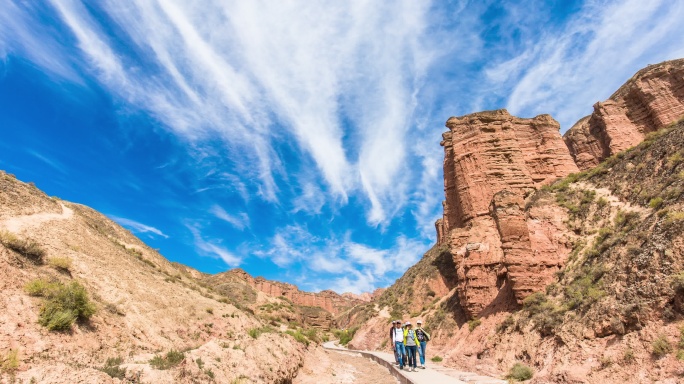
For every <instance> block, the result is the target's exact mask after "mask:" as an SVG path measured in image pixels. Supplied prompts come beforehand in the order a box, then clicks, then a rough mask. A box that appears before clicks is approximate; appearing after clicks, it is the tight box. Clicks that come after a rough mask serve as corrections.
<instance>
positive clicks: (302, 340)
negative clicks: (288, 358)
mask: <svg viewBox="0 0 684 384" xmlns="http://www.w3.org/2000/svg"><path fill="white" fill-rule="evenodd" d="M285 333H287V334H288V335H290V336H292V337H294V339H295V340H296V341H298V342H300V343H302V344H304V345H306V346H308V345H309V339H307V338H306V336H304V334H303V333H301V332H300V331H292V330H289V329H288V330H287V331H285Z"/></svg>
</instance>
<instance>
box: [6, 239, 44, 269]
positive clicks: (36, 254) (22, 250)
mask: <svg viewBox="0 0 684 384" xmlns="http://www.w3.org/2000/svg"><path fill="white" fill-rule="evenodd" d="M0 243H2V244H3V245H5V246H6V247H7V248H9V249H11V250H13V251H15V252H17V253H18V254H20V255H22V256H24V257H26V258H27V259H30V260H31V261H33V262H34V263H36V264H41V263H42V262H43V256H45V250H44V249H43V248H41V247H40V245H39V244H38V243H36V242H35V241H33V240H31V239H27V240H23V239H20V238H18V237H16V236H15V235H14V234H12V233H10V232H0Z"/></svg>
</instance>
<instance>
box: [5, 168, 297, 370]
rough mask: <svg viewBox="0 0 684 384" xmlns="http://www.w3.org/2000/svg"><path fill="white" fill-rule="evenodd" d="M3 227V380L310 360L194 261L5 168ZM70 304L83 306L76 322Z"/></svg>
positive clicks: (266, 366)
mask: <svg viewBox="0 0 684 384" xmlns="http://www.w3.org/2000/svg"><path fill="white" fill-rule="evenodd" d="M0 231H1V232H2V235H1V240H2V241H1V245H0V288H1V289H2V297H1V298H0V362H1V364H0V368H1V372H2V376H0V377H3V378H4V381H5V382H10V381H12V380H15V379H16V380H19V381H20V382H30V381H31V380H33V381H32V382H54V383H73V382H93V383H107V382H118V380H119V379H118V378H113V377H120V378H125V379H126V380H128V381H132V382H155V383H165V382H166V383H175V382H269V383H271V382H273V383H275V382H283V383H285V382H289V381H290V380H291V379H292V378H293V377H294V376H295V375H296V374H297V370H298V369H299V367H300V365H301V364H302V362H303V356H304V353H305V351H306V345H305V343H303V342H297V341H295V339H294V337H292V336H290V335H287V334H285V333H282V332H281V330H284V329H282V328H279V327H272V326H267V325H266V322H265V321H264V320H263V319H261V318H259V317H257V316H254V315H253V314H252V313H250V312H251V310H250V309H249V308H247V307H246V306H245V307H243V306H240V304H239V303H237V302H236V303H235V304H232V303H231V301H230V300H228V298H227V297H225V296H223V295H221V294H220V293H217V292H214V291H213V290H212V289H211V287H207V286H206V285H202V284H201V281H200V280H199V279H197V278H196V275H198V273H197V271H193V270H190V269H187V268H186V267H181V266H179V265H177V264H173V263H170V262H168V261H167V260H166V259H165V258H164V257H163V256H161V255H159V254H158V253H157V252H156V251H155V250H153V249H150V248H149V247H147V246H146V245H145V244H144V243H142V242H141V241H140V240H139V239H137V238H136V237H135V236H133V235H132V234H130V233H129V232H128V231H127V230H125V229H123V228H121V227H120V226H118V225H117V224H115V223H114V222H112V221H110V220H109V219H107V218H106V217H105V216H103V215H101V214H100V213H98V212H96V211H94V210H92V209H90V208H87V207H84V206H82V205H78V204H73V203H69V202H65V201H61V200H59V199H56V198H50V197H48V196H46V195H45V194H44V193H43V192H41V191H39V190H38V189H37V188H36V187H35V186H33V185H32V184H26V183H23V182H20V181H18V180H16V179H15V178H14V177H13V176H11V175H8V174H6V173H4V172H0ZM200 275H201V274H200ZM60 283H61V285H60ZM74 283H77V284H78V285H75V284H74ZM79 286H82V287H83V288H84V290H85V295H79V290H78V287H79ZM59 287H61V288H59ZM72 288H73V289H72ZM60 292H61V293H60ZM80 292H82V291H80ZM29 293H31V294H32V295H29ZM41 296H42V297H41ZM83 296H85V297H87V298H88V299H89V300H90V303H91V304H88V303H85V302H83V299H82V297H83ZM64 297H66V299H65V300H62V301H59V299H60V298H64ZM55 300H57V301H55ZM79 300H80V301H79ZM261 300H262V301H261V303H263V302H268V300H270V299H269V298H261ZM55 302H58V304H55ZM69 305H76V306H77V307H78V306H80V307H79V309H78V316H76V317H78V319H77V320H76V321H75V322H74V323H73V325H70V326H69V319H68V317H69V313H66V314H65V311H64V308H67V310H66V312H68V311H69V310H71V309H68V308H72V307H69ZM55 308H57V309H55ZM93 308H94V309H95V313H94V314H93V315H92V316H90V317H89V315H90V312H92V309H93ZM60 311H61V312H60ZM74 313H76V312H74ZM53 315H54V316H53ZM51 316H52V317H51ZM60 316H62V317H60ZM88 317H89V318H88ZM65 319H66V320H65ZM39 322H42V323H43V324H45V326H43V325H41V324H39ZM65 324H66V326H64V325H65ZM48 326H49V327H56V328H60V327H61V328H63V329H64V330H62V331H50V330H48V328H47V327H48ZM290 333H292V334H294V332H293V331H290ZM298 336H300V341H306V343H308V340H307V339H306V338H305V337H304V338H303V339H302V337H303V336H301V335H298ZM178 352H179V353H178ZM155 357H156V358H155ZM174 363H175V364H177V365H174ZM168 366H171V367H170V368H169V367H168ZM103 368H107V369H106V371H107V372H109V374H108V373H105V372H104V371H103ZM161 368H168V369H161ZM234 380H237V381H234Z"/></svg>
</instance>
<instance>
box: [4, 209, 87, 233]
mask: <svg viewBox="0 0 684 384" xmlns="http://www.w3.org/2000/svg"><path fill="white" fill-rule="evenodd" d="M60 205H61V206H62V213H36V214H34V215H26V216H16V217H12V218H9V219H6V220H3V221H0V228H3V229H5V230H7V231H10V232H13V233H18V232H20V231H22V230H23V229H25V228H28V227H38V226H40V225H41V224H43V223H45V222H48V221H52V220H68V219H70V218H71V217H72V216H73V215H74V211H73V210H72V209H71V208H68V207H66V206H64V204H61V203H60Z"/></svg>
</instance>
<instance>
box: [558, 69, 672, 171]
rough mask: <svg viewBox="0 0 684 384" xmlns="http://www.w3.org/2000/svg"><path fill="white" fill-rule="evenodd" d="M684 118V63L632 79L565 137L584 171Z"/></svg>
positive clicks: (651, 70) (646, 71)
mask: <svg viewBox="0 0 684 384" xmlns="http://www.w3.org/2000/svg"><path fill="white" fill-rule="evenodd" d="M682 116H684V59H679V60H672V61H666V62H664V63H660V64H657V65H650V66H648V67H646V68H644V69H642V70H640V71H639V72H637V73H636V74H635V75H634V77H632V78H631V79H630V80H629V81H628V82H627V83H625V84H624V85H623V86H622V87H620V89H618V90H617V92H615V93H614V94H613V95H612V96H611V97H610V98H609V99H608V100H606V101H603V102H598V103H596V104H595V105H594V112H593V113H592V114H591V115H590V116H587V117H585V118H583V119H581V120H580V121H578V122H577V123H576V124H575V125H574V126H573V127H572V128H570V130H568V131H567V132H566V134H565V136H564V139H565V143H566V144H567V146H568V148H569V150H570V153H571V154H572V156H573V158H574V159H575V161H576V162H577V166H578V167H579V168H580V169H581V170H585V169H589V168H592V167H595V166H597V165H598V164H599V163H600V162H601V161H603V160H604V159H606V158H608V157H609V156H611V155H613V154H615V153H618V152H620V151H623V150H625V149H627V148H630V147H633V146H635V145H637V144H639V143H640V142H641V141H642V140H643V139H644V136H645V135H646V134H648V133H650V132H654V131H656V130H658V129H660V128H662V127H664V126H666V125H668V124H671V123H673V122H675V121H677V120H678V119H680V118H682Z"/></svg>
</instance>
